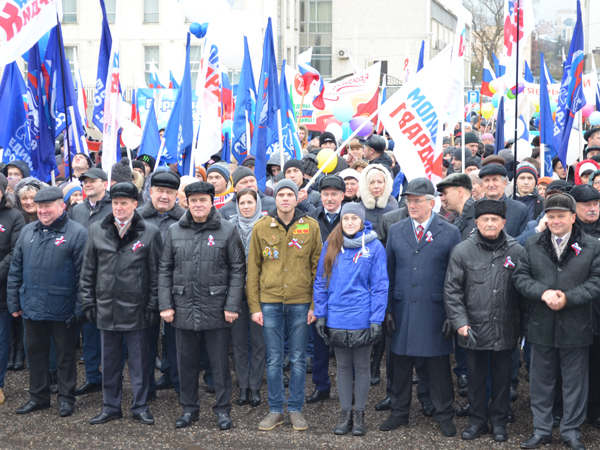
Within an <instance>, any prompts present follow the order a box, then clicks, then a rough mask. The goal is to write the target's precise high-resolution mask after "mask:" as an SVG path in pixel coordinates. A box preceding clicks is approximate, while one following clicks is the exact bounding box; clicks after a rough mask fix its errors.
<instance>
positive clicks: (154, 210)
mask: <svg viewBox="0 0 600 450" xmlns="http://www.w3.org/2000/svg"><path fill="white" fill-rule="evenodd" d="M179 180H180V178H179V175H178V174H176V173H175V172H171V171H169V172H157V173H155V174H154V175H152V179H151V180H150V201H149V202H147V203H146V204H144V206H142V207H141V208H138V210H137V212H138V214H139V215H140V216H142V218H143V219H144V221H145V222H146V223H151V224H152V225H154V226H155V227H157V228H158V230H159V231H160V238H161V242H164V241H165V239H166V238H167V232H168V231H169V227H170V226H171V225H173V224H174V223H177V222H178V221H179V219H180V218H181V216H183V215H184V214H185V209H183V208H182V207H181V206H179V205H178V204H177V203H176V200H177V190H178V189H179ZM159 336H160V320H159V321H157V322H156V323H155V324H153V325H152V326H151V327H149V328H148V345H149V348H150V353H149V355H148V362H149V364H150V369H149V371H148V376H149V377H150V385H149V387H148V398H149V399H151V398H154V397H156V390H157V389H166V388H168V387H171V386H173V387H174V388H175V391H176V392H179V373H178V372H177V356H176V355H177V353H176V344H175V329H174V328H173V327H172V326H171V325H169V324H168V323H166V322H165V325H164V337H165V338H164V340H163V342H162V344H163V360H162V363H161V366H160V369H161V370H162V372H163V373H164V375H163V376H162V377H161V378H160V380H159V381H158V383H157V382H156V380H155V379H154V370H155V368H156V355H157V353H158V338H159ZM169 355H171V356H169Z"/></svg>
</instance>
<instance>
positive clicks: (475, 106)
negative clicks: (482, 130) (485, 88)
mask: <svg viewBox="0 0 600 450" xmlns="http://www.w3.org/2000/svg"><path fill="white" fill-rule="evenodd" d="M473 111H479V103H475V104H474V105H473Z"/></svg>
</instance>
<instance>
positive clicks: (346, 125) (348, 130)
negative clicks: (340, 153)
mask: <svg viewBox="0 0 600 450" xmlns="http://www.w3.org/2000/svg"><path fill="white" fill-rule="evenodd" d="M334 120H335V119H334ZM342 131H343V134H342V139H344V140H346V139H348V137H349V136H350V135H351V134H352V129H351V128H350V123H349V122H344V123H343V124H342Z"/></svg>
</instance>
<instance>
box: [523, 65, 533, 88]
mask: <svg viewBox="0 0 600 450" xmlns="http://www.w3.org/2000/svg"><path fill="white" fill-rule="evenodd" d="M523 78H524V79H525V81H527V82H528V83H533V82H534V80H533V74H532V73H531V69H530V68H529V64H527V61H525V76H524V77H523Z"/></svg>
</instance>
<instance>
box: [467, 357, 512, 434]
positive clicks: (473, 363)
mask: <svg viewBox="0 0 600 450" xmlns="http://www.w3.org/2000/svg"><path fill="white" fill-rule="evenodd" d="M465 352H466V358H467V373H468V376H469V387H468V398H469V405H470V406H469V425H474V426H476V427H479V428H482V427H484V426H487V423H488V419H489V421H490V423H491V424H492V427H505V426H506V424H507V423H508V408H509V407H510V382H511V356H512V353H513V351H512V350H503V351H499V352H492V351H485V350H468V349H465ZM488 355H489V362H490V368H491V373H492V403H491V405H490V408H489V411H488V407H487V401H486V392H485V390H486V380H487V375H488Z"/></svg>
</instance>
